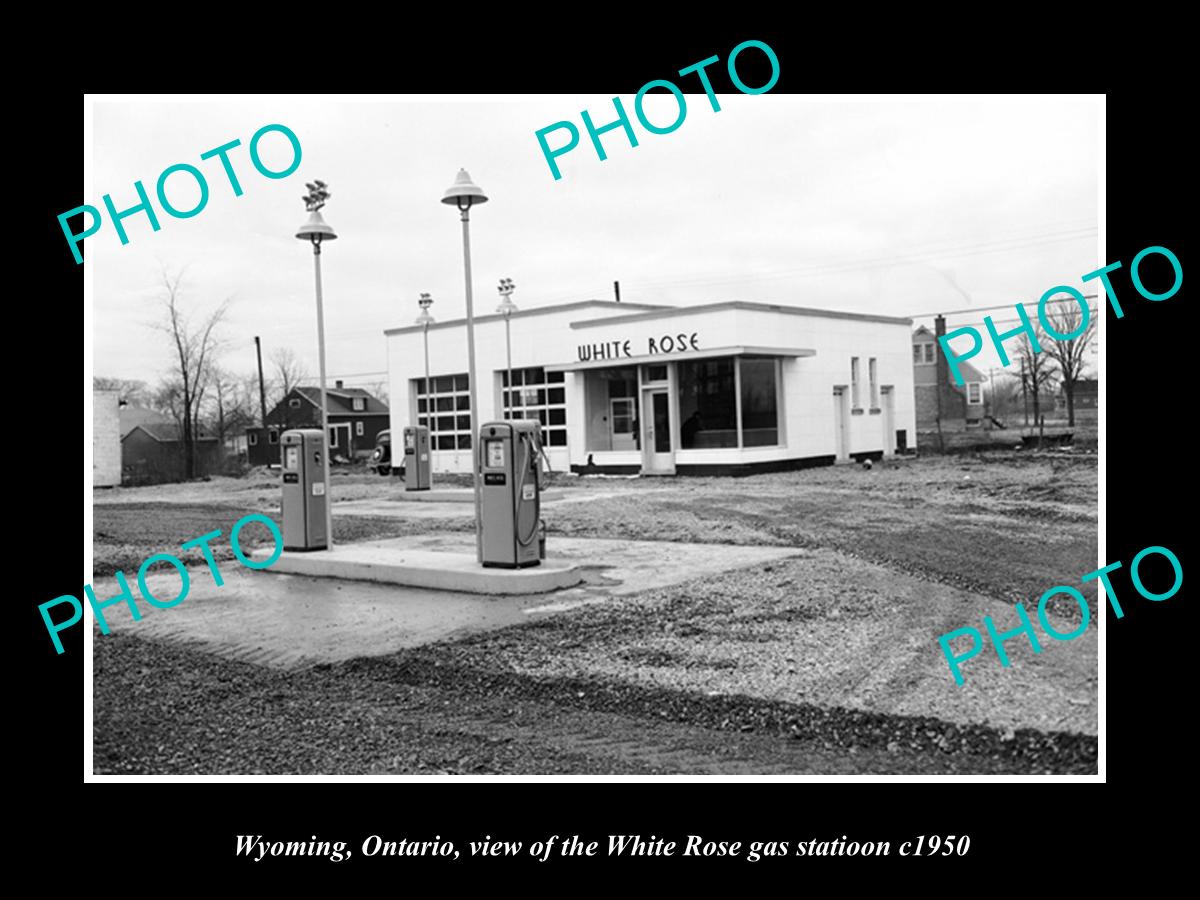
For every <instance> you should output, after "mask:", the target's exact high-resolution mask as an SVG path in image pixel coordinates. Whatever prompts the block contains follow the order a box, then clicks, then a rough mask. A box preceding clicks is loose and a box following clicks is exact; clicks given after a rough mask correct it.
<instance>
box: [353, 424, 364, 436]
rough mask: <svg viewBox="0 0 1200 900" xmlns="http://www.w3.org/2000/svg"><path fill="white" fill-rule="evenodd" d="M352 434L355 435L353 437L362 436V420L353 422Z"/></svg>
mask: <svg viewBox="0 0 1200 900" xmlns="http://www.w3.org/2000/svg"><path fill="white" fill-rule="evenodd" d="M354 436H355V437H362V436H363V423H362V422H355V423H354Z"/></svg>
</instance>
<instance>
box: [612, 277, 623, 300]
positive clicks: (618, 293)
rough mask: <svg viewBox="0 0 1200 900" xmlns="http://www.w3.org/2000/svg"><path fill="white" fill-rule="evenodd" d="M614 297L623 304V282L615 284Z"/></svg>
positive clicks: (615, 282)
mask: <svg viewBox="0 0 1200 900" xmlns="http://www.w3.org/2000/svg"><path fill="white" fill-rule="evenodd" d="M613 296H615V297H616V298H617V302H618V303H620V302H621V282H619V281H614V282H613Z"/></svg>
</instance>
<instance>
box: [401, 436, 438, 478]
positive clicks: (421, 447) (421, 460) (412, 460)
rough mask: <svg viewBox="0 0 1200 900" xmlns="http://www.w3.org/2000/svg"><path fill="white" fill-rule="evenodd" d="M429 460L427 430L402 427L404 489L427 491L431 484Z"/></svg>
mask: <svg viewBox="0 0 1200 900" xmlns="http://www.w3.org/2000/svg"><path fill="white" fill-rule="evenodd" d="M431 466H432V463H431V461H430V459H429V429H428V428H426V427H425V426H424V425H406V426H405V427H404V489H405V490H406V491H427V490H429V488H430V487H431V486H432V484H433V479H432V477H431V473H430V468H431Z"/></svg>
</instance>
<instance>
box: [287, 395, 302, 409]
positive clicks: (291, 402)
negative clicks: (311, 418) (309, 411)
mask: <svg viewBox="0 0 1200 900" xmlns="http://www.w3.org/2000/svg"><path fill="white" fill-rule="evenodd" d="M288 406H289V407H291V408H292V409H299V408H300V398H299V397H293V398H292V399H291V400H289V401H288Z"/></svg>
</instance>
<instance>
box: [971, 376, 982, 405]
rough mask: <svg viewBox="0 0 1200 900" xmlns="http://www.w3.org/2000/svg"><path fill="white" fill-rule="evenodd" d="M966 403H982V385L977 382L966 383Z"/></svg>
mask: <svg viewBox="0 0 1200 900" xmlns="http://www.w3.org/2000/svg"><path fill="white" fill-rule="evenodd" d="M967 402H968V403H982V402H983V385H981V384H980V383H979V382H978V381H968V382H967Z"/></svg>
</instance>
